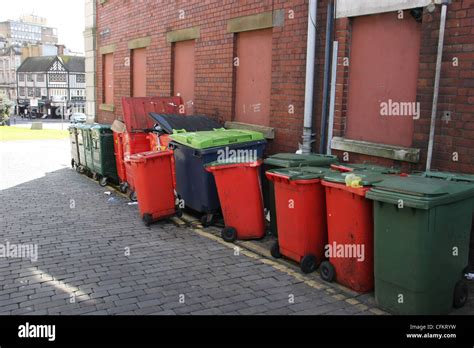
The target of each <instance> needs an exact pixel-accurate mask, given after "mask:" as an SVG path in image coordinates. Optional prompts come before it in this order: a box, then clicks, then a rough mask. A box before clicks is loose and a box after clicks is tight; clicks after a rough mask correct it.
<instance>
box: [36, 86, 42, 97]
mask: <svg viewBox="0 0 474 348" xmlns="http://www.w3.org/2000/svg"><path fill="white" fill-rule="evenodd" d="M35 97H36V98H41V88H38V87H37V88H35Z"/></svg>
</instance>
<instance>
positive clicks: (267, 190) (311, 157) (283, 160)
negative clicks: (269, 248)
mask: <svg viewBox="0 0 474 348" xmlns="http://www.w3.org/2000/svg"><path fill="white" fill-rule="evenodd" d="M336 162H337V156H331V155H321V154H315V153H312V154H308V155H301V154H296V153H278V154H276V155H272V156H270V157H268V158H267V159H265V160H264V161H263V174H265V173H266V172H267V171H269V170H272V169H278V168H295V167H328V166H329V165H330V164H333V163H336ZM262 192H263V205H264V207H265V208H266V210H267V213H269V215H270V233H271V234H272V235H274V236H277V235H278V227H277V219H276V218H275V215H276V208H275V188H274V184H273V182H272V181H270V180H268V179H267V177H266V176H265V175H263V178H262Z"/></svg>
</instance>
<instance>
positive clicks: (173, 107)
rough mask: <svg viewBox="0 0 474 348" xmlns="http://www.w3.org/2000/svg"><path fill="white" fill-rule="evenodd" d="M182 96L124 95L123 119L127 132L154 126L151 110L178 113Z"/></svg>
mask: <svg viewBox="0 0 474 348" xmlns="http://www.w3.org/2000/svg"><path fill="white" fill-rule="evenodd" d="M182 104H183V101H182V99H181V97H122V110H123V121H124V123H125V126H126V127H127V132H133V131H143V130H144V129H151V128H153V125H154V121H153V119H151V118H150V117H149V116H148V114H149V113H150V112H157V113H163V114H164V113H168V114H177V113H179V106H180V105H182Z"/></svg>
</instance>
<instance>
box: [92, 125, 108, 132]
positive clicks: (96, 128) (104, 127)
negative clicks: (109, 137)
mask: <svg viewBox="0 0 474 348" xmlns="http://www.w3.org/2000/svg"><path fill="white" fill-rule="evenodd" d="M91 129H92V131H94V132H99V133H104V132H107V133H111V132H112V129H111V127H110V125H109V124H95V125H92V127H91Z"/></svg>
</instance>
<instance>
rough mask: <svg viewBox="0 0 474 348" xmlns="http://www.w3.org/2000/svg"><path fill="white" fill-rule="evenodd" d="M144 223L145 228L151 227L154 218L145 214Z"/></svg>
mask: <svg viewBox="0 0 474 348" xmlns="http://www.w3.org/2000/svg"><path fill="white" fill-rule="evenodd" d="M142 219H143V223H144V224H145V226H147V227H148V226H150V225H151V223H152V222H153V217H152V216H151V215H150V214H143V218H142Z"/></svg>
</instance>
